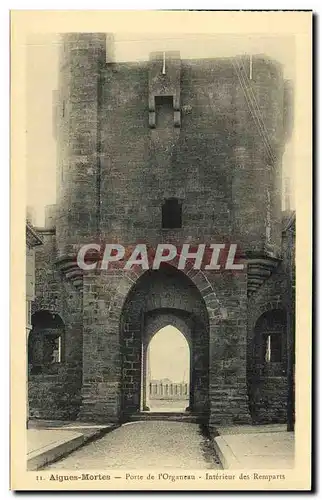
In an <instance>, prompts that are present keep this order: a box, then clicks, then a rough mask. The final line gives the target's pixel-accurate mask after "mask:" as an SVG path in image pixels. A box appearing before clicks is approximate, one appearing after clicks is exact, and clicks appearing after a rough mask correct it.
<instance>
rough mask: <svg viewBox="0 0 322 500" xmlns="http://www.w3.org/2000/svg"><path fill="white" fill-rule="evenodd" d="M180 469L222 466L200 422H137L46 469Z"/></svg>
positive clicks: (115, 431)
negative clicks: (202, 430) (200, 426)
mask: <svg viewBox="0 0 322 500" xmlns="http://www.w3.org/2000/svg"><path fill="white" fill-rule="evenodd" d="M110 468H115V469H129V470H130V469H145V468H155V469H160V468H172V469H173V468H180V469H221V465H220V462H219V460H218V458H217V457H216V455H215V451H214V449H213V446H212V442H211V441H210V440H209V439H207V437H205V436H204V435H203V434H202V433H201V431H200V428H199V425H197V424H193V423H187V422H164V421H160V422H159V421H152V422H151V421H149V422H147V421H146V422H142V421H141V422H134V423H130V424H125V425H123V426H121V427H119V428H118V429H116V430H114V431H112V432H110V433H109V434H106V435H105V436H104V437H102V438H100V439H98V440H97V441H94V442H92V443H89V444H88V445H85V446H83V447H82V448H80V449H78V450H75V451H74V452H73V453H71V454H70V455H68V456H67V457H65V458H64V459H62V460H60V461H59V462H56V463H53V464H52V465H49V466H48V467H46V470H51V469H57V470H58V469H61V470H75V469H76V470H77V469H78V470H87V469H97V470H103V469H104V470H107V469H110Z"/></svg>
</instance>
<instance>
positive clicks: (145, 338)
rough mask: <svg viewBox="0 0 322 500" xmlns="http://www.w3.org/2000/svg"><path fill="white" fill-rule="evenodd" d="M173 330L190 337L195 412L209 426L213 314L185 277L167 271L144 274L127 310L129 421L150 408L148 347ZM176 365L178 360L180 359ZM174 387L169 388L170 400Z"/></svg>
mask: <svg viewBox="0 0 322 500" xmlns="http://www.w3.org/2000/svg"><path fill="white" fill-rule="evenodd" d="M168 325H171V326H172V327H174V328H177V329H178V330H179V332H181V333H179V335H184V337H185V339H186V340H185V342H188V343H189V347H187V348H188V349H189V355H190V362H189V368H187V369H188V371H189V377H188V375H187V373H186V374H185V380H187V379H188V381H187V390H188V391H189V396H188V398H187V401H188V405H189V410H191V412H192V413H194V414H196V415H198V416H200V418H201V419H202V420H203V421H204V420H205V419H207V418H208V413H209V394H208V392H209V389H208V386H209V322H208V313H207V309H206V306H205V303H204V300H203V298H202V296H201V294H200V292H199V290H198V289H197V287H196V286H195V285H194V283H193V282H192V281H191V280H190V279H189V278H188V277H187V276H186V275H185V274H184V273H183V272H181V271H178V270H177V269H175V268H173V267H172V266H164V267H163V268H160V270H158V271H147V272H146V273H145V274H143V275H142V276H141V277H140V278H139V280H138V281H137V283H136V284H135V285H134V286H133V287H132V289H131V290H130V292H129V294H128V296H127V298H126V301H125V304H124V307H123V311H122V315H121V324H120V329H121V332H120V333H121V357H122V419H123V421H126V420H128V419H129V418H130V416H131V415H133V414H135V413H139V412H141V411H142V410H147V409H148V408H149V406H148V402H147V400H148V398H149V394H150V393H149V391H150V385H148V383H149V382H148V379H149V366H148V365H149V363H148V359H147V353H148V346H149V343H150V341H151V339H152V338H153V336H154V335H156V334H157V332H158V331H160V330H161V329H162V328H164V327H167V326H168ZM172 359H174V360H175V353H173V358H172ZM182 376H183V372H182ZM169 379H170V377H169ZM165 385H167V384H165ZM170 385H171V384H170V383H169V382H168V395H169V391H170V390H171V389H170V387H169V386H170ZM151 389H152V386H151ZM154 390H155V389H154ZM162 390H163V392H164V393H165V391H166V390H167V389H166V387H163V388H162ZM174 390H175V389H174V387H172V391H174ZM177 390H178V389H177Z"/></svg>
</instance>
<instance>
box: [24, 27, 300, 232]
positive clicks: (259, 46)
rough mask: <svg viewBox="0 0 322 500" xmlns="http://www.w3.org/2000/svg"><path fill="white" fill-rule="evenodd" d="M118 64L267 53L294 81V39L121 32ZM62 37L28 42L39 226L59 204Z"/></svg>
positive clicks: (31, 160) (31, 186) (32, 175)
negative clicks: (154, 54)
mask: <svg viewBox="0 0 322 500" xmlns="http://www.w3.org/2000/svg"><path fill="white" fill-rule="evenodd" d="M114 37H115V59H116V60H117V61H130V60H132V61H135V60H147V59H148V57H149V53H150V52H151V51H155V50H179V51H180V53H181V58H182V59H188V58H201V57H204V58H205V57H226V56H233V55H236V54H243V53H247V54H261V53H265V54H266V55H268V56H270V57H272V58H273V59H276V60H278V61H279V62H281V63H282V64H283V65H284V74H285V78H287V79H291V80H293V81H294V75H295V68H294V59H295V58H294V46H293V38H291V37H281V36H278V37H277V36H264V37H263V36H262V35H256V34H254V35H251V36H250V35H249V36H239V35H238V36H236V35H234V34H227V35H215V34H214V35H211V36H210V35H198V34H193V35H189V34H187V35H184V36H183V35H175V34H174V35H172V36H170V35H169V34H165V35H162V34H160V33H158V34H157V35H154V34H149V33H144V34H142V35H141V34H140V36H139V35H138V34H127V33H117V34H114ZM58 46H59V38H58V36H57V35H53V34H41V35H39V34H37V35H32V36H30V37H29V38H28V42H27V46H26V51H27V110H26V111H27V113H26V115H27V123H26V130H27V134H28V140H27V169H28V186H27V189H28V193H27V204H28V205H30V206H32V207H34V210H35V223H36V224H37V225H43V223H44V206H45V205H50V204H52V203H55V200H56V196H55V190H56V174H55V171H56V143H55V140H54V137H53V133H52V124H53V115H52V109H53V108H52V92H53V90H55V89H57V80H58V79H57V76H58V74H57V67H58ZM292 151H293V147H292V144H290V145H289V146H288V147H287V149H286V153H285V154H284V165H283V168H284V175H287V176H288V177H292V178H293V175H292V165H293V163H294V162H293V160H292Z"/></svg>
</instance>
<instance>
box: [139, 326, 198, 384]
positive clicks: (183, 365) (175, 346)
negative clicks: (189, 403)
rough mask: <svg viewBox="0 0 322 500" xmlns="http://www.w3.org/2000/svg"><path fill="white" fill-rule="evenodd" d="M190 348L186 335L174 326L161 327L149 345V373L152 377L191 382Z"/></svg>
mask: <svg viewBox="0 0 322 500" xmlns="http://www.w3.org/2000/svg"><path fill="white" fill-rule="evenodd" d="M189 367H190V350H189V346H188V342H187V341H186V339H185V337H184V335H183V334H182V333H181V332H180V331H179V330H178V329H177V328H175V327H174V326H171V325H168V326H165V327H164V328H161V330H159V331H158V332H157V333H156V334H155V335H154V337H153V338H152V340H151V342H150V344H149V347H148V367H147V368H148V374H150V378H152V379H157V380H159V379H162V378H169V379H170V380H172V381H173V382H189V370H190V368H189Z"/></svg>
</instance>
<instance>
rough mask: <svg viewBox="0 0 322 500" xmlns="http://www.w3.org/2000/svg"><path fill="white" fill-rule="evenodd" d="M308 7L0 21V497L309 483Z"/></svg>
mask: <svg viewBox="0 0 322 500" xmlns="http://www.w3.org/2000/svg"><path fill="white" fill-rule="evenodd" d="M311 29H312V13H311V12H308V11H307V12H300V11H293V12H282V11H279V12H273V11H271V12H255V11H253V12H252V11H248V12H229V11H226V12H225V11H222V12H215V11H213V12H199V11H131V12H129V11H123V12H122V11H13V12H12V13H11V68H12V69H11V77H12V81H11V85H12V87H11V88H12V92H11V98H12V101H11V106H12V108H11V109H12V121H11V123H12V133H11V137H12V150H11V158H12V170H11V172H12V207H11V214H12V215H11V217H12V219H11V223H12V260H11V275H12V289H11V345H12V348H11V384H12V393H11V488H12V489H13V490H95V489H97V490H172V491H176V490H212V491H216V490H237V491H238V490H309V489H310V488H311V280H312V275H311V260H310V259H311V244H312V240H311V181H312V151H311V140H312V130H311V123H312V104H311V97H312V67H311V61H312V47H311V44H312V35H311Z"/></svg>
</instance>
